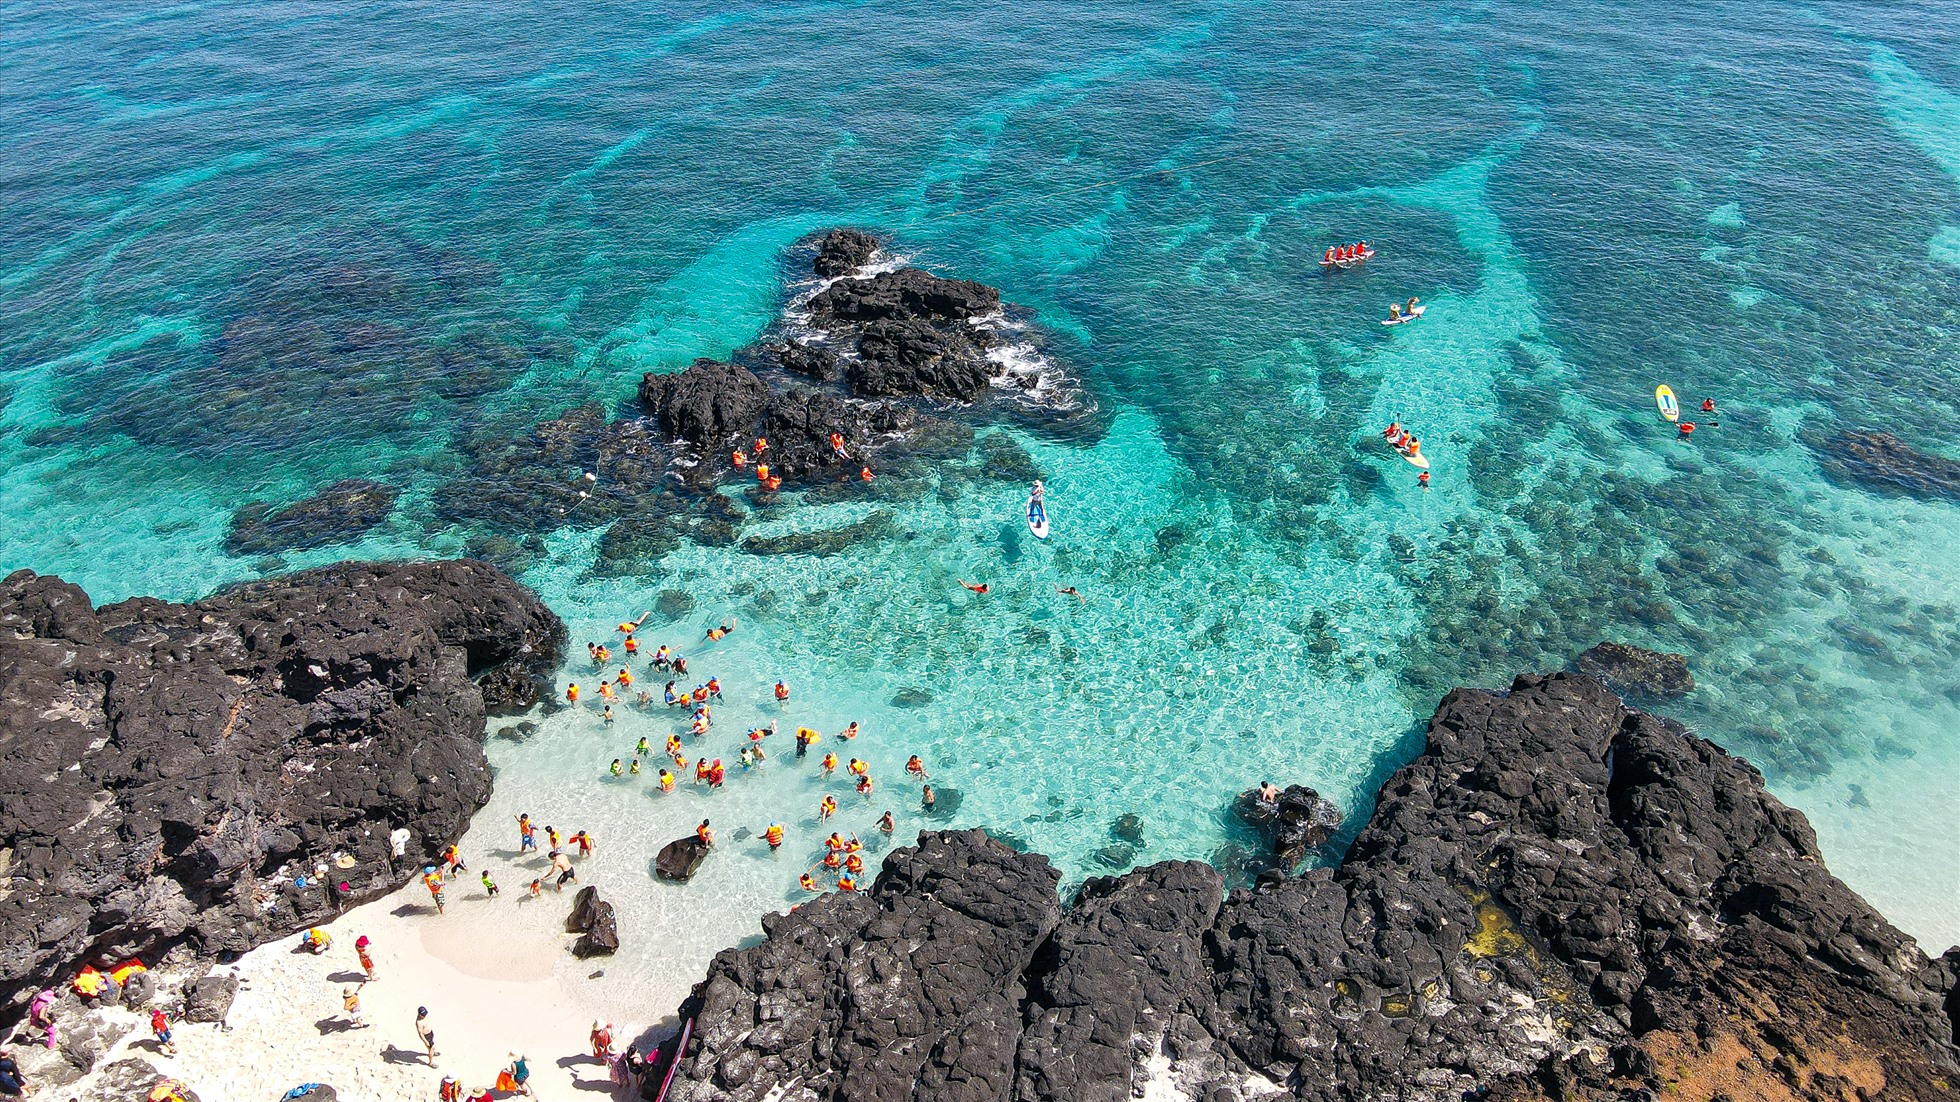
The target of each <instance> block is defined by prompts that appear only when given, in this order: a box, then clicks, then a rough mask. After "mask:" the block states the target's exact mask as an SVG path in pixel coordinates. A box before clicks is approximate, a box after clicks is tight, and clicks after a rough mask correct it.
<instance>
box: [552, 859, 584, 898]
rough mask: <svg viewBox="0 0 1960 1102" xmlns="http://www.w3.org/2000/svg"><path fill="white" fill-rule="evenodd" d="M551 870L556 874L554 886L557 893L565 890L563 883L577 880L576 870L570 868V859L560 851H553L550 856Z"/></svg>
mask: <svg viewBox="0 0 1960 1102" xmlns="http://www.w3.org/2000/svg"><path fill="white" fill-rule="evenodd" d="M551 869H552V871H553V872H555V873H557V874H558V880H557V883H556V884H555V885H554V887H555V888H556V889H557V890H558V891H561V892H562V891H564V890H565V883H566V882H567V881H570V880H577V879H578V870H576V869H574V868H572V859H571V858H569V857H567V856H565V854H564V851H562V850H556V851H553V853H552V855H551Z"/></svg>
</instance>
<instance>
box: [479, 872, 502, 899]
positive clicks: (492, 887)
mask: <svg viewBox="0 0 1960 1102" xmlns="http://www.w3.org/2000/svg"><path fill="white" fill-rule="evenodd" d="M481 879H482V880H483V890H484V892H485V893H487V894H488V895H489V896H490V898H492V899H495V898H497V893H498V892H500V891H502V890H503V889H502V888H499V887H497V882H496V881H495V880H493V879H491V878H490V870H489V869H484V870H483V876H482V877H481Z"/></svg>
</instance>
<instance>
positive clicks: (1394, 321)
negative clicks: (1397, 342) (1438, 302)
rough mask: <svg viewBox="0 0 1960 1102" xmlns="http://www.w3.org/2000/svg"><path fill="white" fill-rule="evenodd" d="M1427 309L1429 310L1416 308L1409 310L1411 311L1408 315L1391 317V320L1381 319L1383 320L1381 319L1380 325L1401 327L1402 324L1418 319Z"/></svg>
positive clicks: (1425, 307)
mask: <svg viewBox="0 0 1960 1102" xmlns="http://www.w3.org/2000/svg"><path fill="white" fill-rule="evenodd" d="M1427 309H1429V307H1428V306H1418V307H1416V308H1415V309H1413V310H1411V311H1409V312H1408V313H1406V314H1401V315H1398V316H1396V317H1392V318H1383V319H1382V324H1383V325H1401V324H1402V323H1404V322H1410V321H1414V320H1416V319H1417V318H1419V317H1421V316H1422V312H1423V311H1424V310H1427Z"/></svg>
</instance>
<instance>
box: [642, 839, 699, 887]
mask: <svg viewBox="0 0 1960 1102" xmlns="http://www.w3.org/2000/svg"><path fill="white" fill-rule="evenodd" d="M707 859H708V844H707V843H706V842H703V841H702V840H701V839H700V838H698V837H696V836H694V835H692V834H690V835H688V836H687V837H685V838H676V839H674V840H673V841H671V842H669V843H667V844H666V845H664V846H661V847H660V852H659V853H657V854H655V855H654V857H653V871H654V872H655V873H657V874H658V875H659V876H660V877H661V878H662V879H664V880H686V879H687V878H689V877H691V876H693V875H694V870H696V869H698V868H700V867H701V862H703V861H705V860H707Z"/></svg>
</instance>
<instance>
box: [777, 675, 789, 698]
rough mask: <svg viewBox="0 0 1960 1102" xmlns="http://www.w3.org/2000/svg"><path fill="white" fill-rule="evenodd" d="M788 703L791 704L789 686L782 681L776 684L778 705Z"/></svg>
mask: <svg viewBox="0 0 1960 1102" xmlns="http://www.w3.org/2000/svg"><path fill="white" fill-rule="evenodd" d="M788 702H789V685H788V684H787V683H785V682H782V681H778V682H776V703H778V704H786V703H788Z"/></svg>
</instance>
